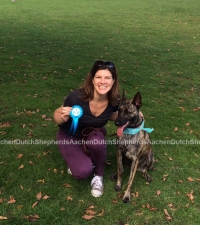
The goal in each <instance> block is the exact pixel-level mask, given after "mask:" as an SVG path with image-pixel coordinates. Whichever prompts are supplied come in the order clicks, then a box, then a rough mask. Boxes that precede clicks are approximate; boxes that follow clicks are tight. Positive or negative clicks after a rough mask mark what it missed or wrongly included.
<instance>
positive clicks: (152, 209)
mask: <svg viewBox="0 0 200 225" xmlns="http://www.w3.org/2000/svg"><path fill="white" fill-rule="evenodd" d="M146 207H147V209H149V210H150V211H157V210H158V209H157V208H155V207H152V206H150V204H146Z"/></svg>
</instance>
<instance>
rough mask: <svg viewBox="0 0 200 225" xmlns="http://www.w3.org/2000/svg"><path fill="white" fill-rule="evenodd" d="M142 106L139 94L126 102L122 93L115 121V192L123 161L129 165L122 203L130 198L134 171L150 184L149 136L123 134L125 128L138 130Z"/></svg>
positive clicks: (120, 176)
mask: <svg viewBox="0 0 200 225" xmlns="http://www.w3.org/2000/svg"><path fill="white" fill-rule="evenodd" d="M141 106H142V97H141V94H140V92H138V93H136V95H135V96H134V97H133V99H132V100H130V101H129V100H126V97H125V94H124V93H123V96H122V100H121V103H120V106H119V116H118V118H117V120H116V121H115V125H116V126H118V129H117V136H118V138H117V183H116V186H115V190H116V191H119V190H121V188H122V173H123V172H124V168H123V162H124V159H126V160H128V161H129V162H130V163H131V171H130V177H129V181H128V186H127V189H126V191H125V193H124V196H123V202H124V203H127V202H129V201H130V197H131V187H132V184H133V179H134V176H135V173H136V171H141V172H142V173H143V177H144V178H145V179H146V180H147V181H148V182H150V181H151V180H152V178H151V177H150V175H149V174H148V173H147V171H148V170H149V169H152V167H153V163H154V156H153V151H152V147H151V143H150V137H149V134H148V133H147V132H146V131H144V130H140V131H139V132H138V133H137V134H124V133H123V131H124V129H125V128H127V127H128V128H138V127H140V126H141V124H142V122H143V117H142V115H141V113H140V111H139V109H140V107H141Z"/></svg>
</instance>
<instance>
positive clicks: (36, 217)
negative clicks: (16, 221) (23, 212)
mask: <svg viewBox="0 0 200 225" xmlns="http://www.w3.org/2000/svg"><path fill="white" fill-rule="evenodd" d="M25 218H27V219H28V220H29V221H30V222H35V221H36V220H37V219H39V218H40V217H39V216H38V215H37V214H34V215H30V216H25Z"/></svg>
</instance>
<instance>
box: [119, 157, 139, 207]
mask: <svg viewBox="0 0 200 225" xmlns="http://www.w3.org/2000/svg"><path fill="white" fill-rule="evenodd" d="M138 163H139V160H138V159H136V160H133V161H132V165H131V171H130V177H129V181H128V186H127V188H126V191H125V193H124V197H123V202H124V203H127V202H129V201H130V199H131V187H132V185H133V180H134V177H135V173H136V171H137V167H138Z"/></svg>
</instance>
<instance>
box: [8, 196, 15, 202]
mask: <svg viewBox="0 0 200 225" xmlns="http://www.w3.org/2000/svg"><path fill="white" fill-rule="evenodd" d="M15 202H16V200H15V198H14V197H13V196H12V195H11V196H10V200H9V201H8V204H13V203H15Z"/></svg>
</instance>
